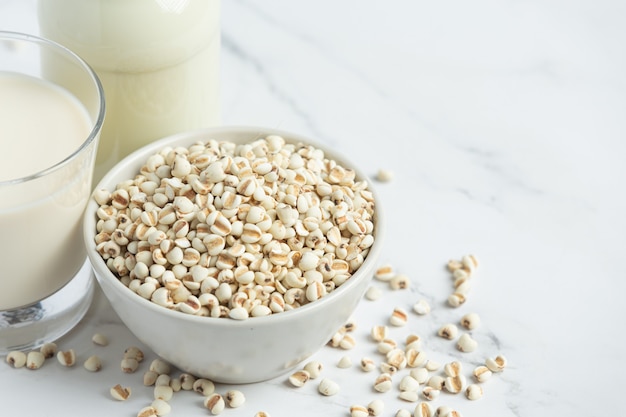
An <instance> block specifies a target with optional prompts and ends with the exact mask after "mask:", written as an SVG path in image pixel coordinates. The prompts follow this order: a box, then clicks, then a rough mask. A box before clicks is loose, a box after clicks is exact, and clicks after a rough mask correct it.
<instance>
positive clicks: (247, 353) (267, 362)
mask: <svg viewBox="0 0 626 417" xmlns="http://www.w3.org/2000/svg"><path fill="white" fill-rule="evenodd" d="M269 134H278V135H281V136H283V137H284V138H285V140H286V141H287V142H304V143H309V144H311V145H314V146H315V147H317V148H319V149H322V150H323V151H324V152H325V155H326V157H329V158H332V159H335V160H336V161H337V162H338V163H340V164H341V165H343V166H344V167H350V168H352V169H354V170H355V171H356V175H357V179H365V178H366V175H365V173H364V172H363V171H362V170H360V169H359V168H358V167H356V166H354V165H353V164H352V163H350V162H349V161H348V160H347V159H346V158H345V157H343V156H341V155H338V154H337V153H335V152H333V151H332V150H331V149H328V148H327V147H324V146H321V145H320V144H319V143H315V142H313V141H311V140H310V139H308V138H305V137H302V136H299V135H295V134H292V133H288V132H284V131H279V130H274V129H265V128H255V127H220V128H212V129H206V130H201V131H195V132H187V133H181V134H177V135H174V136H170V137H167V138H164V139H162V140H159V141H156V142H154V143H151V144H150V145H147V146H145V147H143V148H142V149H140V150H138V151H136V152H134V153H133V154H131V155H129V156H128V157H126V158H125V159H124V160H122V161H121V162H119V163H118V164H117V165H116V166H115V167H113V168H112V169H111V170H110V171H109V172H108V174H107V175H105V177H104V178H103V179H102V180H101V181H100V183H99V184H98V185H97V186H96V189H99V188H105V189H108V190H110V191H112V190H114V188H115V185H116V184H118V183H119V182H121V181H123V180H127V179H131V178H134V176H135V175H136V174H137V173H138V171H139V168H140V166H141V165H142V164H143V163H145V161H146V160H147V158H148V156H149V155H152V154H154V153H156V152H158V151H159V150H160V149H162V148H163V147H165V146H188V145H190V144H192V143H193V142H195V141H198V140H208V139H209V138H214V139H218V140H228V141H232V142H237V143H241V142H250V141H252V140H255V139H257V138H259V137H264V136H266V135H269ZM372 192H374V196H375V197H374V198H375V204H376V208H375V210H376V211H375V219H374V224H375V226H374V236H375V241H374V244H373V245H372V246H371V248H370V251H369V254H368V255H367V257H366V258H365V261H364V263H363V264H362V265H361V267H360V268H359V269H358V270H357V271H356V272H355V273H354V274H353V275H352V276H351V277H350V278H349V279H348V280H347V281H346V282H345V283H344V284H342V285H340V286H339V287H337V288H336V289H335V290H334V291H332V292H330V293H329V294H327V295H326V296H324V297H322V298H321V299H319V300H317V301H314V302H311V303H308V304H306V305H303V306H301V307H298V308H296V309H294V310H291V311H287V312H283V313H279V314H271V315H269V316H265V317H252V318H249V319H247V320H243V321H238V320H232V319H227V318H211V317H198V316H193V315H189V314H185V313H182V312H179V311H174V310H169V309H167V308H164V307H161V306H159V305H157V304H155V303H153V302H151V301H148V300H146V299H144V298H142V297H141V296H139V295H137V294H136V293H134V292H133V291H132V290H130V289H128V288H127V287H126V286H124V285H123V284H122V283H121V282H120V281H119V279H118V278H117V277H116V276H115V275H114V274H113V273H111V272H110V271H109V269H108V268H107V266H106V263H105V262H104V260H103V259H102V257H101V256H100V255H99V254H98V253H97V251H96V249H95V243H94V236H95V234H96V215H95V212H96V210H97V208H98V204H97V203H96V201H95V200H94V199H91V201H90V202H89V204H88V207H87V210H86V214H85V218H84V239H85V244H86V247H87V253H88V255H89V259H90V261H91V264H92V266H93V270H94V272H95V275H96V278H97V280H98V282H99V284H100V286H101V287H102V290H103V292H104V294H105V295H106V297H107V298H108V299H109V301H110V302H111V305H112V307H113V309H114V310H115V311H116V313H117V314H118V315H119V317H120V319H121V320H122V321H123V322H124V323H125V324H126V326H127V327H128V328H129V329H130V330H131V331H132V332H133V333H134V334H135V336H137V338H138V339H139V340H141V341H142V342H143V343H145V344H146V345H147V346H148V347H150V348H151V349H152V350H153V351H154V352H155V353H156V354H157V355H159V356H160V357H161V358H163V359H165V360H167V361H169V362H170V363H171V364H173V365H175V366H176V367H178V368H179V369H181V370H183V371H185V372H189V373H192V374H194V375H197V376H201V377H205V378H210V379H212V380H214V381H217V382H224V383H250V382H257V381H263V380H267V379H270V378H273V377H276V376H279V375H281V374H284V373H286V372H288V371H289V370H291V369H293V368H294V367H295V366H296V365H298V364H299V363H301V362H302V361H304V360H305V359H306V358H308V357H309V356H311V355H312V354H313V353H315V352H316V351H317V350H319V349H320V348H321V347H322V346H324V345H325V344H326V343H327V342H328V341H329V340H330V338H331V337H332V335H333V334H334V333H335V332H336V331H337V330H338V329H339V328H340V327H341V326H342V325H343V324H345V322H346V321H347V320H348V319H349V317H350V315H351V314H352V313H353V311H354V309H355V308H356V306H357V304H358V303H359V301H360V300H361V298H362V296H363V294H364V292H365V290H366V289H367V286H368V284H369V283H370V281H371V278H372V276H373V270H374V268H375V263H376V259H377V258H378V255H379V252H380V248H381V244H382V239H381V238H382V233H381V231H382V225H381V215H380V204H379V200H378V199H377V196H376V194H375V190H372Z"/></svg>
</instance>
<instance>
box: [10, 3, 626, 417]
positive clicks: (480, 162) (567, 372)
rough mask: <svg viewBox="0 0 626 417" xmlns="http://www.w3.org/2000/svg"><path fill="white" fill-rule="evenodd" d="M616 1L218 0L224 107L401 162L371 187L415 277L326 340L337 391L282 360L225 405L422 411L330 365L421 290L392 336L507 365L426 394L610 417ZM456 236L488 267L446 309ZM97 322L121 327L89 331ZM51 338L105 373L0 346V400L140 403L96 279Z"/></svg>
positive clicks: (176, 405)
mask: <svg viewBox="0 0 626 417" xmlns="http://www.w3.org/2000/svg"><path fill="white" fill-rule="evenodd" d="M625 18H626V5H625V4H624V3H623V2H619V1H616V0H615V1H613V0H597V1H593V2H592V1H583V0H572V1H559V0H547V1H546V0H527V1H515V0H506V1H490V0H476V1H472V2H468V1H460V0H459V1H457V0H450V1H437V2H434V1H433V2H426V1H415V0H392V1H387V2H380V1H378V2H375V1H370V0H367V1H330V0H320V1H315V2H294V1H287V0H282V1H280V0H266V1H262V2H261V1H234V0H224V1H223V3H222V63H221V65H222V80H223V84H222V103H223V119H224V120H223V121H224V123H225V124H249V125H263V126H270V127H279V128H281V129H285V130H291V131H294V132H298V133H301V134H305V135H308V136H310V137H312V138H315V139H316V140H318V141H321V142H324V143H327V144H330V145H332V146H333V147H335V148H336V149H337V150H338V151H340V152H344V153H346V154H347V155H349V157H350V159H352V160H353V161H355V162H357V163H358V164H359V165H360V166H362V167H364V168H365V169H366V170H367V171H368V172H369V173H370V174H372V175H374V174H375V173H376V171H377V170H378V169H380V168H385V169H389V170H391V171H392V172H393V173H394V175H395V177H394V180H393V181H391V182H389V183H384V184H374V185H375V186H376V187H377V190H378V191H379V192H380V194H381V195H382V204H381V206H382V209H383V210H384V216H385V220H386V223H387V237H386V242H385V248H384V251H383V255H382V258H381V264H382V263H390V264H392V265H393V266H394V267H395V269H396V270H397V271H399V272H402V273H406V274H407V275H409V276H410V277H411V279H412V286H411V288H410V289H409V290H406V291H401V292H398V291H396V292H392V291H389V290H388V289H387V287H386V286H385V285H383V284H382V283H378V282H375V283H374V284H375V285H378V286H380V287H381V288H382V289H383V290H384V296H383V298H382V299H381V300H379V301H376V302H370V301H366V300H364V301H363V302H362V303H361V305H360V306H359V308H358V310H357V312H356V313H355V322H356V324H357V326H358V329H357V332H356V333H355V337H356V338H357V346H356V347H355V348H354V349H353V350H350V351H340V350H337V349H332V348H330V347H325V348H323V349H322V350H321V351H320V352H319V353H318V354H316V356H315V359H318V360H320V361H322V362H323V363H324V365H325V370H324V375H325V376H327V377H329V378H331V379H334V380H335V381H337V382H338V383H339V384H340V386H341V391H340V393H339V394H338V395H336V396H333V397H322V396H320V395H319V394H317V392H316V384H317V383H316V381H311V382H310V383H309V384H307V385H306V386H305V387H303V388H300V389H294V388H291V387H289V386H288V384H286V378H285V377H281V378H277V379H275V380H271V381H267V382H265V383H260V384H254V385H247V386H243V387H239V388H240V389H241V390H242V391H243V392H244V393H245V394H246V396H247V401H246V404H245V405H244V406H243V407H242V408H240V409H236V410H234V409H227V410H225V411H224V413H223V415H225V416H250V417H251V416H253V415H254V413H255V412H257V411H260V410H264V411H266V412H268V413H270V414H271V415H272V416H273V417H276V416H293V415H299V416H305V415H306V416H313V415H334V416H348V415H349V411H348V410H349V407H350V406H351V405H352V404H363V405H366V404H367V403H368V402H369V401H371V400H373V399H375V398H381V399H383V400H384V401H385V404H386V409H385V412H384V415H386V416H393V415H394V414H395V412H396V410H397V409H398V408H401V407H403V408H407V409H409V410H413V408H414V404H410V403H406V402H403V401H401V400H399V399H398V398H397V393H398V391H397V389H396V388H394V389H393V390H392V391H390V392H388V393H386V394H378V393H375V392H374V391H373V390H372V388H371V386H372V381H373V379H374V378H375V373H371V374H365V373H363V372H362V371H361V370H360V369H358V366H356V365H355V366H353V367H352V368H350V369H339V368H337V367H336V362H337V361H338V360H339V358H341V357H342V356H344V355H348V356H350V357H351V358H352V360H353V362H355V363H356V362H358V361H359V360H360V358H361V357H362V356H372V357H376V352H375V345H374V344H373V343H372V342H371V341H370V340H369V337H368V333H369V329H370V328H371V326H373V325H374V324H385V323H386V320H387V318H388V316H389V314H390V313H391V310H392V309H393V308H394V307H396V306H402V307H404V308H406V309H410V308H411V306H412V304H413V303H414V302H415V301H417V300H418V299H420V298H426V299H428V300H429V301H430V302H431V304H432V306H433V312H432V314H431V315H430V316H428V317H418V316H417V315H414V314H411V315H410V319H409V324H408V325H407V327H406V328H401V329H393V331H394V333H393V335H394V337H396V338H397V339H398V340H402V338H403V337H404V336H405V335H406V334H408V333H409V332H414V333H418V334H420V335H421V336H422V337H423V338H424V349H425V350H426V351H427V352H428V354H429V357H431V358H433V359H436V360H438V361H440V362H442V363H443V362H446V361H449V360H453V359H458V360H461V361H462V362H463V363H464V364H465V366H466V368H465V371H466V372H469V371H470V370H471V368H472V367H473V366H475V365H476V364H479V363H481V362H482V361H484V358H486V357H488V356H495V355H496V354H503V355H505V356H506V357H507V359H508V361H509V367H508V368H507V369H506V370H505V372H504V373H502V374H499V375H495V376H494V378H492V380H490V381H489V382H487V383H485V384H484V389H485V396H484V398H482V399H481V400H479V401H475V402H470V401H468V400H466V399H465V398H463V397H462V396H461V395H456V396H453V395H451V394H445V393H442V394H441V396H440V397H439V399H438V400H436V401H435V402H434V403H433V405H435V406H439V405H449V406H451V407H453V408H455V409H457V410H459V411H460V412H461V413H462V414H463V415H464V416H487V415H494V416H495V415H498V416H503V417H506V416H511V417H513V416H528V417H530V416H537V415H560V416H565V415H568V416H583V415H584V416H589V415H615V414H616V413H618V414H619V411H620V410H623V409H624V408H623V405H622V403H623V402H622V401H621V397H622V388H621V387H622V380H623V378H622V375H621V373H622V372H623V371H624V370H625V369H626V360H625V359H624V355H623V344H624V337H623V332H622V328H623V325H622V320H623V319H624V317H626V307H625V303H624V302H623V298H624V294H626V284H625V282H626V281H625V279H624V278H625V276H624V275H625V274H624V261H623V259H624V253H625V250H626V239H625V237H624V236H625V235H626V221H625V220H624V214H625V213H626V195H625V192H624V185H623V184H624V180H625V179H626V169H625V168H624V166H625V164H624V160H625V159H626V141H625V140H624V136H625V133H626V121H625V117H624V115H625V114H626V81H625V80H626V79H625V78H624V74H625V73H626V57H625V51H626V49H625V48H624V43H625V42H626V26H625V25H624V24H623V23H624V21H625ZM0 30H18V31H24V32H30V33H37V31H38V30H37V25H36V19H35V12H34V5H33V1H32V0H29V1H24V0H20V1H8V0H0ZM0 250H1V248H0ZM466 253H474V254H476V255H477V256H478V257H479V259H480V261H481V265H480V267H479V270H478V272H477V275H476V277H475V279H474V281H473V282H474V287H473V289H472V292H471V294H470V296H469V299H468V301H467V303H466V304H465V305H463V306H462V307H461V308H459V309H451V308H449V307H447V306H446V305H445V298H446V297H447V294H448V293H449V291H450V285H451V284H450V278H449V275H448V273H447V272H446V271H445V269H444V265H445V263H446V262H447V261H448V259H450V258H458V257H460V256H462V255H464V254H466ZM470 311H475V312H478V313H479V314H480V316H481V318H482V325H481V327H480V328H479V329H477V330H476V331H474V333H473V334H474V336H475V338H476V339H477V340H478V341H479V348H478V350H477V351H476V352H474V353H472V354H464V355H462V354H459V353H458V352H456V351H455V349H454V347H453V343H452V342H447V341H442V340H441V339H440V338H437V337H436V336H434V333H435V331H436V329H437V327H438V326H439V325H441V324H443V323H445V322H448V321H457V320H458V318H459V317H460V316H461V315H462V314H464V313H466V312H470ZM147 325H158V323H150V324H147ZM95 332H100V333H103V334H106V335H107V336H108V337H109V339H110V340H111V344H110V345H109V346H108V347H106V348H100V347H96V346H94V345H92V343H91V341H90V339H91V335H92V334H93V333H95ZM285 337H290V335H285ZM58 343H59V345H60V347H62V348H70V347H72V348H74V349H75V350H76V351H77V352H78V354H79V357H83V358H86V357H87V356H89V355H91V354H99V355H100V356H101V357H102V358H103V360H104V363H105V367H104V369H103V370H102V371H101V372H100V373H98V374H91V373H88V372H86V371H85V370H84V369H82V368H81V367H76V368H73V369H62V368H61V367H60V366H58V364H57V363H55V362H49V363H47V364H46V365H45V366H44V367H43V368H42V369H40V370H38V371H28V370H25V369H20V370H14V369H11V368H9V367H8V366H7V365H6V364H2V363H0V415H2V416H5V415H6V416H13V415H18V414H19V415H24V416H35V415H36V416H67V417H69V416H83V415H90V416H94V417H95V416H111V415H115V416H134V415H136V413H137V411H138V410H139V409H140V408H141V407H143V406H144V405H147V404H149V402H150V398H151V390H150V389H149V388H145V387H142V385H141V372H139V373H137V374H135V375H124V374H122V373H121V372H120V371H119V368H118V364H119V359H120V357H121V355H122V352H123V350H124V349H125V348H126V347H127V346H130V345H133V344H139V342H138V341H137V340H136V339H135V338H134V337H133V336H132V335H131V334H130V333H129V332H128V330H126V328H125V327H124V326H123V325H122V324H121V323H120V321H119V319H118V318H117V317H116V316H115V314H114V313H113V312H112V311H111V309H110V306H109V305H108V304H107V302H106V300H104V299H103V298H102V296H101V295H100V294H98V296H97V299H96V301H95V302H94V305H93V308H92V310H91V311H90V313H89V314H88V316H87V317H86V318H85V320H84V321H83V322H82V323H81V324H80V325H79V326H78V327H77V328H76V329H75V330H74V331H72V332H71V333H70V334H68V335H67V336H65V337H63V338H62V339H61V340H59V341H58ZM146 353H147V356H148V359H151V358H153V357H154V356H153V354H151V353H150V352H149V351H147V352H146ZM396 382H397V381H396ZM116 383H121V384H123V385H128V386H131V387H132V388H133V395H132V397H131V400H129V401H127V402H125V403H116V402H113V401H112V400H111V399H110V398H109V396H108V388H109V387H110V386H112V385H114V384H116ZM227 388H228V387H225V386H218V391H220V392H223V391H225V390H226V389H227ZM172 407H173V411H172V414H171V415H179V416H180V415H185V416H192V415H198V416H202V415H208V411H207V410H205V409H203V408H202V404H201V399H200V398H199V397H198V396H197V395H195V394H192V393H183V394H181V395H177V396H176V397H175V398H174V400H173V401H172Z"/></svg>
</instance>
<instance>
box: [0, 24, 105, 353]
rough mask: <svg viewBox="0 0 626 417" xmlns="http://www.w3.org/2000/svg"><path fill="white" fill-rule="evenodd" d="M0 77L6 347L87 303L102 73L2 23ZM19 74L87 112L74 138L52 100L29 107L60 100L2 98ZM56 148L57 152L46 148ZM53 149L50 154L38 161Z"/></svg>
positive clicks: (1, 344) (1, 338) (35, 340)
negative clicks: (87, 229)
mask: <svg viewBox="0 0 626 417" xmlns="http://www.w3.org/2000/svg"><path fill="white" fill-rule="evenodd" d="M0 79H1V80H2V81H3V83H0V104H2V103H3V101H2V95H4V97H5V100H4V107H2V106H0V161H3V162H2V164H3V165H4V167H3V166H0V353H6V352H8V351H11V350H26V349H33V348H35V347H37V346H39V345H41V344H43V343H45V342H49V341H53V340H56V339H57V338H59V337H60V336H62V335H63V334H65V333H66V332H67V331H69V330H70V329H72V328H73V327H74V326H75V325H76V324H77V323H78V322H79V321H80V319H81V318H82V317H83V316H84V314H85V313H86V311H87V310H88V308H89V306H90V304H91V300H92V297H93V289H94V279H93V276H92V272H91V267H90V265H89V263H88V262H87V261H86V258H87V257H86V252H85V248H84V246H83V243H82V226H81V225H82V216H83V212H84V209H85V206H86V203H87V201H88V199H89V197H90V195H91V189H92V185H91V183H92V176H93V169H94V161H95V155H96V150H97V146H98V140H99V135H100V130H101V127H102V123H103V120H104V113H105V104H104V93H103V90H102V87H101V84H100V81H99V79H98V77H97V76H96V74H95V73H94V71H92V70H91V68H90V67H89V66H88V65H87V64H86V63H85V62H84V61H83V60H82V59H81V58H80V57H78V56H77V55H76V54H75V53H73V52H72V51H70V50H69V49H67V48H65V47H63V46H61V45H59V44H57V43H55V42H52V41H50V40H47V39H43V38H40V37H36V36H33V35H28V34H24V33H15V32H2V31H0ZM19 80H21V81H20V82H22V81H24V83H25V84H24V85H29V86H30V85H31V84H32V85H45V86H50V88H51V90H50V91H58V93H59V97H61V96H63V97H64V100H65V98H67V100H69V101H70V102H72V103H74V105H75V106H76V109H77V111H78V110H80V112H82V113H81V117H83V119H81V120H83V121H84V125H82V126H80V127H81V129H80V130H79V133H78V135H77V136H76V139H75V141H74V142H71V141H70V140H69V137H65V136H64V135H62V134H55V132H57V130H56V129H57V127H59V126H56V124H59V125H63V126H61V127H68V126H66V125H67V123H65V122H63V121H61V120H64V119H60V118H57V117H56V116H53V117H51V116H49V114H48V112H47V109H48V108H46V111H45V112H39V113H37V112H35V111H34V110H33V109H34V108H36V107H38V106H43V105H44V103H45V104H49V105H50V106H49V110H50V114H55V113H54V112H55V111H56V110H58V109H59V108H60V107H59V106H61V103H60V101H59V102H57V101H54V100H52V99H51V101H50V102H48V101H45V102H43V101H41V100H39V99H37V100H38V101H33V102H31V103H29V102H28V98H29V97H31V96H30V95H29V93H28V91H26V90H24V94H16V95H14V96H13V97H14V98H15V100H7V99H6V97H7V96H8V94H9V93H8V92H9V91H19V93H21V92H22V90H11V88H13V87H15V85H17V84H15V83H16V82H17V81H19ZM12 83H13V84H12ZM19 85H22V84H19ZM29 91H30V90H29ZM46 91H48V90H46ZM54 97H55V98H56V97H57V96H54ZM7 103H8V105H7ZM64 103H65V102H64ZM44 116H46V117H44ZM49 119H52V120H49ZM16 120H19V121H16ZM47 124H49V125H50V126H48V125H47ZM7 126H9V127H7ZM11 126H12V127H11ZM11 129H13V130H11ZM29 129H30V130H29ZM38 129H39V130H40V131H39V133H35V132H37V130H38ZM18 131H19V134H17V133H16V132H18ZM24 132H26V133H24ZM30 132H32V133H30ZM83 132H84V133H83ZM20 135H21V136H20ZM55 135H56V136H55ZM66 136H69V135H66ZM55 152H58V153H59V156H58V157H57V156H54V157H52V156H50V155H54V154H55ZM47 157H50V162H41V161H45V160H46V158H47ZM37 163H40V164H44V163H45V165H43V166H42V165H37ZM7 167H11V168H7Z"/></svg>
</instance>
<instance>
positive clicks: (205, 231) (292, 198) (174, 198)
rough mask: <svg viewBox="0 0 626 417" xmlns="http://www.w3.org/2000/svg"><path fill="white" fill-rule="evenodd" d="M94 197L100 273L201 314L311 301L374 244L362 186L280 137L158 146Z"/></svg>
mask: <svg viewBox="0 0 626 417" xmlns="http://www.w3.org/2000/svg"><path fill="white" fill-rule="evenodd" d="M94 198H95V199H96V201H97V203H98V204H99V208H98V210H97V213H96V215H97V217H98V221H97V235H96V237H95V243H96V245H97V246H96V248H97V251H98V253H99V254H100V255H101V256H102V258H103V259H104V260H105V261H106V264H107V266H108V267H109V269H110V270H111V271H112V272H113V273H114V274H116V276H117V277H119V279H120V281H121V282H122V283H123V284H124V285H126V286H127V287H128V288H129V289H131V290H132V291H134V292H136V293H137V294H139V295H140V296H142V297H144V298H146V299H148V300H151V301H153V302H154V303H156V304H158V305H161V306H163V307H166V308H169V309H174V310H177V311H181V312H184V313H188V314H194V315H199V316H210V317H230V318H232V319H238V320H241V319H246V318H248V317H257V316H267V315H270V314H273V313H281V312H283V311H287V310H291V309H293V308H297V307H299V306H302V305H304V304H307V303H309V302H312V301H315V300H317V299H319V298H321V297H323V296H324V295H326V294H328V293H329V292H331V291H333V290H334V289H335V288H336V287H338V286H340V285H341V284H343V283H344V282H345V281H346V280H347V279H349V278H350V276H351V275H352V274H353V273H354V272H355V271H356V270H357V269H358V268H359V267H360V266H361V264H362V263H363V261H364V259H365V257H366V256H367V253H368V251H369V248H370V247H371V246H372V244H373V243H374V234H373V230H374V221H375V220H374V210H375V202H374V198H373V195H372V192H371V191H370V190H369V189H368V183H367V182H366V181H365V180H363V179H358V178H356V176H355V171H354V170H352V169H350V168H348V167H343V166H341V165H340V164H339V163H337V162H336V161H335V160H333V159H328V158H326V157H325V155H324V152H323V151H322V150H320V149H317V148H315V147H314V146H311V145H308V144H303V143H297V144H292V143H287V142H286V141H285V140H284V138H282V137H281V136H278V135H269V136H267V137H265V138H261V139H257V140H255V141H253V142H250V143H246V144H235V143H232V142H228V141H218V140H214V139H211V140H207V141H206V142H196V143H193V144H192V145H190V146H189V147H175V148H170V147H167V148H164V149H162V150H161V151H160V152H158V153H156V154H154V155H152V156H150V157H149V158H148V159H147V161H146V162H145V164H144V165H143V166H142V167H141V169H140V171H139V173H138V174H137V175H136V176H135V178H133V179H129V180H127V181H123V182H121V183H119V184H117V186H116V189H115V190H113V191H109V190H104V189H98V190H96V191H95V192H94Z"/></svg>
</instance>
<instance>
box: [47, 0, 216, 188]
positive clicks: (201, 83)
mask: <svg viewBox="0 0 626 417" xmlns="http://www.w3.org/2000/svg"><path fill="white" fill-rule="evenodd" d="M219 13H220V0H39V1H38V3H37V14H38V22H39V29H40V32H41V34H42V36H45V37H46V38H48V39H52V40H54V41H56V42H58V43H60V44H62V45H64V46H66V47H68V48H69V49H71V50H72V51H74V52H76V53H77V54H78V55H79V56H80V57H81V58H83V59H84V60H85V61H86V62H87V63H88V64H89V65H90V66H91V67H92V68H93V69H94V70H95V71H96V73H97V74H98V77H99V78H100V80H101V81H102V85H103V86H104V91H105V95H106V100H107V120H106V122H105V123H104V127H103V129H102V135H101V139H100V145H99V149H98V155H97V159H96V170H95V177H94V179H95V181H98V180H99V179H100V178H101V177H102V176H103V175H104V174H105V173H106V172H107V171H108V170H109V168H111V167H112V166H113V165H114V164H115V163H116V162H118V161H119V160H120V159H122V158H123V157H124V156H126V155H127V154H129V153H130V152H132V151H134V150H136V149H137V148H139V147H141V146H143V145H145V144H148V143H149V142H151V141H153V140H155V139H160V138H162V137H164V136H169V135H171V134H174V133H179V132H182V131H187V130H195V129H199V128H204V127H210V126H215V125H217V124H219V122H220V101H219V99H220V96H219V52H220V19H219Z"/></svg>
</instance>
